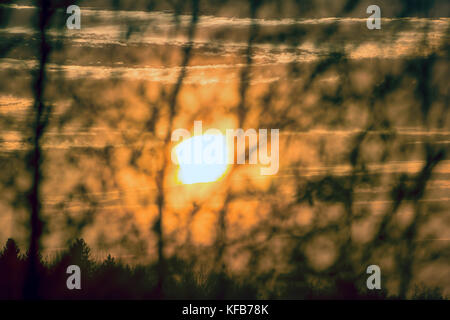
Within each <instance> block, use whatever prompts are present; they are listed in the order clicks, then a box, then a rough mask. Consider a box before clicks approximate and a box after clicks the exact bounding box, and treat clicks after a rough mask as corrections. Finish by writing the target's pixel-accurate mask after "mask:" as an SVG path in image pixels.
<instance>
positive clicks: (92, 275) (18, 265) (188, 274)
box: [0, 239, 446, 300]
mask: <svg viewBox="0 0 450 320" xmlns="http://www.w3.org/2000/svg"><path fill="white" fill-rule="evenodd" d="M28 261H29V257H28V253H25V254H21V252H20V249H19V248H18V246H17V245H16V242H15V241H14V240H12V239H9V240H8V241H7V243H6V245H5V247H4V248H3V250H2V251H1V253H0V299H21V298H22V297H23V296H24V295H25V296H26V292H24V284H25V275H26V270H27V265H28ZM39 261H40V264H39V268H38V270H39V297H40V298H41V299H161V298H163V299H164V298H165V299H191V298H192V299H211V298H213V299H214V298H223V299H257V298H261V297H262V296H261V295H260V292H259V290H258V288H257V286H256V283H253V282H252V281H251V280H242V279H238V278H234V277H233V276H230V275H226V274H218V273H214V272H207V273H205V274H199V272H198V271H195V272H194V271H193V268H192V266H191V264H190V263H189V262H187V261H182V260H179V259H171V260H170V259H169V260H168V261H167V271H168V272H167V278H166V281H165V283H164V288H163V289H164V290H163V292H164V294H163V295H161V294H160V293H159V292H160V291H159V290H157V284H158V276H157V274H158V273H157V265H151V264H150V265H135V266H130V265H127V264H124V263H122V262H120V261H117V260H116V259H115V258H113V257H111V255H108V257H107V258H106V259H105V260H103V261H95V260H94V259H92V257H91V253H90V248H89V247H88V246H87V244H86V242H85V241H84V240H83V239H77V240H75V241H74V242H73V243H72V245H71V246H70V247H69V249H68V250H67V251H65V252H64V253H62V254H60V255H59V256H58V257H57V258H55V259H54V261H44V259H42V257H39ZM74 264H75V265H78V266H79V267H80V269H81V270H82V273H81V289H80V290H76V289H74V290H69V289H68V288H67V286H66V281H67V278H68V277H69V276H70V275H69V274H67V273H66V270H67V267H68V266H69V265H74ZM297 272H298V271H297ZM300 277H301V275H300V274H289V275H286V277H283V279H281V280H280V281H281V282H284V283H280V284H278V286H277V288H278V289H277V290H276V292H275V291H274V292H271V293H270V294H269V296H268V298H273V299H397V297H396V296H394V295H390V294H389V293H388V292H387V291H386V290H383V289H382V290H374V291H369V290H367V289H362V288H360V287H361V286H360V285H359V284H356V283H351V282H346V281H343V280H337V279H335V281H331V282H330V283H327V284H325V283H323V284H319V283H317V284H307V283H301V280H297V281H295V280H294V281H293V279H300ZM280 288H282V289H280ZM157 292H158V293H157ZM266 298H267V297H266ZM411 298H412V299H433V300H435V299H446V297H445V296H444V295H443V294H442V291H441V290H440V289H439V288H428V287H426V286H423V285H420V286H416V287H415V290H414V294H413V296H412V297H411Z"/></svg>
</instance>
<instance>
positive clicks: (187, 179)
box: [175, 134, 229, 184]
mask: <svg viewBox="0 0 450 320" xmlns="http://www.w3.org/2000/svg"><path fill="white" fill-rule="evenodd" d="M175 154H176V156H177V160H178V165H179V169H178V174H177V178H178V180H179V181H180V182H181V183H183V184H195V183H206V182H214V181H217V180H219V179H220V178H221V177H223V176H224V175H225V173H226V171H227V168H228V154H229V148H228V146H227V140H226V138H225V136H224V135H222V134H204V135H198V136H194V137H191V138H189V139H186V140H184V141H182V142H181V143H179V144H178V145H177V146H175Z"/></svg>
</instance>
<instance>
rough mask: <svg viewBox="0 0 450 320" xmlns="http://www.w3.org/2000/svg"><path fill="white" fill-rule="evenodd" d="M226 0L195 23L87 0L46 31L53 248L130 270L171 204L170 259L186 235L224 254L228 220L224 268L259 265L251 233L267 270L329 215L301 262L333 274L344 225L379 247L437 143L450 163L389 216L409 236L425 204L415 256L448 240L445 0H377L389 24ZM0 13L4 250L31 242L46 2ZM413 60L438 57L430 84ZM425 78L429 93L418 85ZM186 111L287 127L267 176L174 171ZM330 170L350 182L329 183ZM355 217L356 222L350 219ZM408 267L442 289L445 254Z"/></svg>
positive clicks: (45, 143)
mask: <svg viewBox="0 0 450 320" xmlns="http://www.w3.org/2000/svg"><path fill="white" fill-rule="evenodd" d="M217 3H218V4H217V5H213V4H211V3H204V6H200V9H199V11H198V12H197V14H198V20H196V19H193V18H192V12H193V11H192V8H191V7H190V6H189V5H188V4H185V5H184V6H183V7H182V8H179V12H178V13H179V14H178V15H176V14H175V11H174V9H173V8H171V7H170V6H169V5H168V4H165V2H164V3H159V2H158V3H155V6H154V7H153V8H151V9H149V8H146V7H145V5H143V4H142V3H139V2H138V3H136V2H135V1H123V2H121V7H120V8H115V7H114V6H112V5H111V4H109V1H100V0H98V1H81V2H79V3H78V5H79V6H80V8H81V29H80V30H67V29H66V28H65V27H64V26H65V19H66V18H67V16H68V15H67V14H65V13H64V9H60V11H58V13H57V15H56V18H55V19H54V20H53V21H52V24H51V25H50V27H49V28H48V31H47V35H48V37H49V39H51V41H54V42H55V43H54V46H53V50H52V51H51V54H50V57H49V61H48V64H47V66H46V71H47V76H48V78H47V85H46V89H45V95H44V99H45V102H46V103H47V104H48V105H51V106H52V112H51V114H50V116H49V124H48V127H47V129H46V132H45V134H44V136H43V140H42V147H43V150H44V153H45V161H44V162H43V174H44V180H43V185H42V188H43V189H42V198H43V199H42V201H43V210H42V214H43V216H44V217H45V219H46V233H45V235H44V237H43V241H42V244H43V247H44V249H45V252H46V254H47V255H49V256H51V255H52V254H55V252H58V250H61V249H63V248H65V247H66V245H67V242H68V241H70V239H73V238H75V237H80V236H82V237H83V238H84V239H86V241H87V242H88V243H90V244H91V246H92V247H93V251H94V252H95V254H96V255H97V256H99V257H102V254H104V252H106V251H108V252H112V253H114V254H115V255H116V256H117V257H119V258H122V259H124V260H126V261H129V262H130V263H137V262H142V261H152V260H154V258H155V250H156V249H155V245H154V234H153V229H152V228H153V224H154V223H155V219H156V217H157V215H158V212H159V210H160V209H161V208H162V209H163V212H164V219H163V230H164V234H165V235H166V237H167V239H170V241H167V245H166V247H165V250H166V251H167V255H171V254H175V253H176V252H178V251H177V250H179V248H181V247H183V246H184V245H186V246H187V244H188V243H189V244H190V245H193V246H197V247H198V248H199V250H203V249H205V248H210V247H212V246H214V245H215V244H216V241H217V235H218V232H219V231H218V221H219V220H220V217H221V216H222V215H223V216H225V218H224V219H225V221H226V238H227V243H229V251H228V252H227V255H226V258H225V260H226V261H227V263H228V264H229V267H230V270H234V271H236V272H240V270H243V269H244V268H245V266H246V263H247V262H248V261H249V256H248V254H247V253H246V251H245V250H243V249H242V248H244V247H245V246H246V245H249V244H255V243H256V244H258V245H260V246H263V247H264V252H265V253H266V254H267V256H270V255H272V257H273V256H280V257H281V258H280V259H278V260H274V259H267V261H266V262H265V263H264V264H261V265H260V266H259V267H260V268H261V269H264V268H267V269H270V268H274V269H275V270H278V271H279V273H280V274H282V273H283V272H287V271H286V270H290V269H289V268H290V265H289V261H284V260H283V259H282V257H284V255H285V254H286V250H287V249H286V248H287V247H289V246H288V243H289V241H290V240H289V239H290V238H289V237H294V236H299V237H300V236H302V235H304V234H307V233H308V232H310V231H311V230H313V229H315V228H324V227H326V226H329V225H333V224H334V223H336V226H337V227H336V228H337V229H338V231H337V232H336V233H333V234H332V236H330V237H327V236H325V235H323V236H321V235H319V236H316V237H312V238H311V241H310V242H308V243H305V246H304V250H305V256H306V257H307V259H308V263H309V265H310V266H311V267H312V268H315V269H317V270H325V269H326V268H328V267H329V266H331V265H332V264H333V263H334V262H335V261H336V259H337V258H338V256H337V253H336V252H337V248H338V247H339V246H338V241H341V240H342V234H345V235H344V236H343V237H346V236H349V237H351V241H353V242H354V243H356V244H358V245H359V244H360V245H362V246H364V245H365V244H367V243H369V242H370V241H372V237H373V236H374V234H375V229H376V227H377V224H378V223H379V222H380V221H381V219H382V218H383V217H384V216H385V215H387V214H389V212H390V210H392V208H393V207H395V205H394V203H395V199H393V198H392V197H393V194H394V193H393V192H394V191H393V190H395V186H396V184H397V182H398V181H404V183H405V185H407V186H412V185H413V182H412V181H414V180H412V178H413V177H414V178H416V177H418V176H420V172H422V171H424V168H427V166H426V165H427V163H428V162H427V161H428V160H429V159H428V158H427V152H428V150H431V149H432V150H438V149H439V150H441V149H442V150H444V151H445V152H447V157H446V158H445V159H443V160H441V161H440V162H439V163H437V165H436V166H435V167H433V168H432V171H431V174H430V178H429V180H427V183H426V187H425V192H424V194H423V196H421V197H420V199H419V198H417V199H415V198H413V197H410V198H408V197H406V198H405V200H404V201H403V202H401V203H400V205H399V207H398V208H396V209H395V210H396V211H394V214H393V216H394V217H393V221H394V222H393V225H395V228H399V230H403V229H402V228H403V227H404V228H407V226H408V225H409V223H411V221H413V219H414V218H415V217H416V216H415V215H416V213H417V212H419V211H420V212H423V214H424V215H425V216H427V218H426V219H425V218H424V219H423V223H422V224H420V226H421V228H420V230H418V231H417V234H416V238H415V240H414V241H415V243H417V247H418V249H417V250H418V252H419V253H418V256H421V255H424V256H425V255H426V253H424V252H422V251H424V250H425V251H427V250H429V249H428V248H431V249H430V250H437V251H439V252H445V251H447V250H449V249H450V247H449V241H450V220H449V215H448V212H449V209H450V197H449V195H450V192H449V191H450V160H448V152H449V151H450V150H449V144H450V131H449V128H450V126H449V125H450V113H449V112H448V92H449V86H448V71H449V68H448V67H449V66H448V45H449V42H448V40H449V38H448V37H449V34H448V31H449V28H450V18H449V15H448V14H449V5H448V1H435V3H434V4H433V5H432V6H430V7H429V8H425V9H426V10H425V11H426V12H425V11H424V10H415V11H414V10H413V9H411V8H409V9H411V10H410V11H408V10H404V7H402V1H379V2H378V3H379V5H380V7H381V9H382V27H381V30H369V29H367V27H366V20H367V18H368V16H369V15H368V14H367V13H366V8H367V6H368V2H367V1H361V2H360V3H359V4H358V5H357V6H356V7H354V8H351V10H347V11H346V10H344V9H345V8H344V1H319V0H318V1H312V3H313V4H314V5H313V6H312V7H308V6H302V5H300V6H296V5H295V1H281V2H270V3H267V4H265V5H262V6H261V7H258V8H257V9H255V12H254V16H253V17H252V14H253V13H252V11H251V9H250V7H249V6H248V5H246V4H245V5H244V4H242V2H239V1H230V2H227V3H224V4H223V5H221V4H220V2H217ZM276 3H281V4H279V5H277V4H276ZM369 4H371V3H369ZM2 6H3V8H4V9H5V10H6V12H8V14H9V19H8V20H7V21H6V22H3V21H2V25H0V38H1V39H2V40H1V42H2V43H6V44H7V48H6V49H7V50H4V53H3V52H2V55H1V57H0V73H1V77H0V82H1V85H0V160H1V162H0V168H1V169H0V170H1V175H2V176H3V177H2V179H1V180H0V226H1V231H0V243H2V244H3V243H4V242H5V241H6V239H8V238H10V237H14V238H15V239H17V240H18V242H19V244H20V245H21V246H24V247H25V246H26V244H27V237H28V234H27V229H26V221H27V213H26V209H25V208H24V207H22V206H21V205H18V204H17V203H16V202H15V196H16V193H18V194H20V193H21V192H23V191H24V190H26V189H27V188H28V186H29V183H30V181H29V178H28V177H27V175H26V174H20V172H21V170H25V168H26V163H25V162H21V161H22V160H23V159H24V156H23V154H24V153H25V152H26V151H27V150H29V148H30V140H29V136H30V126H29V121H30V119H31V117H30V114H31V112H32V111H31V108H32V106H33V99H34V98H33V91H32V80H33V77H32V75H33V72H34V70H36V68H37V67H38V65H39V64H38V63H39V61H38V59H37V57H36V48H35V47H36V42H37V40H38V37H37V31H36V30H35V28H34V25H33V19H32V18H31V17H33V15H34V14H35V13H36V7H34V5H33V4H32V2H31V1H29V2H27V1H20V2H16V4H14V5H2ZM419 9H420V8H419ZM402 10H403V11H402ZM424 12H425V13H424ZM402 13H405V14H404V15H403V16H402ZM2 47H3V45H2ZM3 49H4V48H2V50H3ZM430 57H431V58H430ZM415 59H416V60H418V61H419V60H420V59H429V60H426V61H432V63H433V64H432V65H431V67H430V68H429V69H426V68H427V67H428V66H429V65H428V64H427V63H428V62H426V63H424V64H423V65H420V66H421V67H423V66H425V67H423V69H424V71H423V72H422V74H426V80H427V81H428V83H422V82H421V81H422V80H423V79H422V78H417V77H415V75H416V73H415V72H416V71H417V70H415V69H414V67H413V66H414V65H415V63H414V62H413V61H415ZM420 61H423V60H420ZM416 65H417V64H416ZM424 77H425V76H424ZM386 79H388V82H386ZM389 79H390V80H389ZM392 79H395V80H392ZM389 81H391V82H389ZM385 83H388V84H387V85H384V84H385ZM428 84H429V85H430V88H431V89H430V91H429V92H431V93H430V94H429V95H428V96H427V97H426V98H424V99H425V100H424V99H422V98H421V96H420V94H419V93H420V92H421V91H420V90H422V89H423V90H428V89H427V88H428V87H427V85H428ZM387 87H389V88H391V87H392V88H395V90H392V91H389V90H388V89H386V88H387ZM424 88H425V89H424ZM383 90H384V91H383ZM427 92H428V91H427ZM383 94H385V95H384V96H383ZM426 99H428V100H426ZM424 101H425V102H424ZM424 105H426V106H427V107H428V109H426V110H425V109H424ZM194 121H202V124H203V132H205V131H206V130H208V129H211V128H214V129H218V130H219V131H220V132H221V133H222V134H223V135H225V134H226V130H227V129H232V130H236V129H238V128H242V129H244V130H247V129H255V130H256V131H257V132H258V130H259V129H267V130H268V131H269V132H270V129H278V130H279V156H278V157H277V161H279V170H278V171H277V173H276V174H275V175H261V168H264V167H267V165H263V164H261V163H260V162H258V163H256V164H248V163H247V164H242V165H241V164H227V165H224V166H220V167H215V168H211V167H208V166H203V167H202V166H195V168H194V167H185V168H183V167H180V166H179V165H176V164H174V163H173V162H172V161H170V155H171V152H172V150H173V148H175V147H176V145H177V143H175V142H173V141H170V137H171V133H172V132H173V131H174V130H176V129H180V128H184V129H186V130H188V131H189V132H190V133H191V134H192V136H194ZM269 137H270V136H269ZM224 139H225V138H224ZM217 141H220V142H218V143H224V144H220V145H219V146H220V147H219V148H225V150H226V151H227V152H230V153H233V154H234V150H230V149H228V147H227V146H226V142H224V141H225V140H222V139H221V138H219V139H218V140H217ZM269 141H270V139H269ZM356 146H358V152H359V153H357V155H356V156H355V152H354V151H355V149H356ZM269 150H270V143H269ZM248 153H249V151H248V150H247V155H246V156H247V157H246V159H247V160H248V157H249V154H248ZM354 157H356V158H357V160H356V161H353V160H352V159H354ZM12 168H14V169H12ZM180 170H184V172H182V176H180ZM18 172H19V173H18ZM362 176H364V177H367V179H363V178H358V177H362ZM11 177H13V178H11ZM209 177H211V178H209ZM325 177H332V178H333V179H335V180H333V181H338V183H342V184H340V185H336V184H333V183H330V184H329V185H327V184H326V183H325V182H323V181H328V180H322V179H323V178H325ZM405 177H409V178H411V181H410V180H408V179H406V180H402V179H404V178H405ZM8 181H9V182H11V181H12V183H11V184H8ZM198 181H201V182H200V183H197V182H198ZM205 181H207V182H205ZM312 182H314V183H316V182H317V183H319V182H320V183H325V184H320V187H319V191H316V193H315V195H316V197H317V198H315V199H313V200H310V201H306V200H305V201H300V198H301V195H303V194H307V193H306V190H309V189H308V188H307V186H308V185H311V183H312ZM11 185H13V186H14V188H10V187H8V186H11ZM327 188H331V190H328V189H327ZM340 188H341V189H340ZM411 188H412V187H411ZM344 189H345V190H347V189H351V190H352V193H351V199H350V200H349V198H347V197H346V196H343V198H340V196H341V195H342V194H344V193H343V191H342V190H344ZM161 195H163V200H162V201H163V202H162V203H163V205H161V202H159V201H161ZM305 199H306V198H305ZM330 199H331V200H330ZM336 199H337V200H336ZM342 199H344V200H342ZM341 200H342V201H341ZM224 212H225V213H226V214H225V213H224ZM349 212H351V214H352V215H354V216H361V217H363V218H362V219H359V220H355V221H354V222H353V223H352V224H351V225H350V226H348V225H344V224H341V222H340V221H341V219H344V220H345V217H346V216H347V214H348V213H349ZM430 215H432V217H429V216H430ZM263 227H264V228H267V229H270V230H274V231H273V232H272V233H269V232H265V231H264V230H266V229H264V228H263ZM347 227H348V229H346V228H347ZM392 230H394V229H392ZM395 230H396V229H395ZM333 232H334V231H333ZM392 232H393V233H395V232H396V231H392ZM308 241H309V240H308ZM422 244H424V245H426V246H427V247H426V248H425V249H423V250H422V251H421V247H420V246H421V245H422ZM428 246H429V247H428ZM183 248H184V247H183ZM205 250H207V249H205ZM447 252H448V251H447ZM359 254H360V253H358V252H356V251H355V256H358V257H359ZM362 254H363V253H361V255H362ZM395 259H396V258H395V254H392V253H389V254H387V253H386V254H385V252H384V251H383V250H380V251H379V252H378V251H376V250H375V253H374V254H373V256H372V260H371V261H375V260H376V262H377V264H379V265H380V266H381V267H382V268H385V270H393V269H394V265H395V263H394V262H395ZM445 259H447V260H445ZM418 260H420V259H419V258H418ZM418 263H419V262H418ZM419 264H420V263H419ZM414 277H417V279H419V280H421V281H424V282H425V283H427V284H433V285H437V284H439V285H443V286H444V287H445V290H446V292H447V294H450V291H449V290H450V267H449V264H448V254H447V256H445V255H444V258H442V259H441V260H436V261H431V262H429V263H427V264H425V265H419V266H418V267H417V269H415V274H414ZM391 280H392V281H391V282H389V286H391V287H392V288H394V290H395V288H396V286H397V285H398V283H397V282H396V280H395V279H391Z"/></svg>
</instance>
